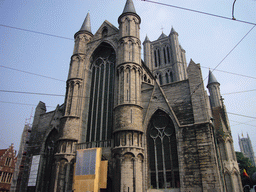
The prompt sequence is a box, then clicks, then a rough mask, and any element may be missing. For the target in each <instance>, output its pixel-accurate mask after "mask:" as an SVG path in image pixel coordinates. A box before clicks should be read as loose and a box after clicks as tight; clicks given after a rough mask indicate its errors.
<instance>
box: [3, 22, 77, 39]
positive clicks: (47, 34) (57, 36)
mask: <svg viewBox="0 0 256 192" xmlns="http://www.w3.org/2000/svg"><path fill="white" fill-rule="evenodd" d="M0 26H2V27H7V28H11V29H17V30H21V31H26V32H30V33H36V34H40V35H46V36H50V37H56V38H61V39H67V40H72V41H74V39H71V38H68V37H62V36H59V35H52V34H49V33H43V32H39V31H33V30H30V29H24V28H19V27H12V26H9V25H3V24H0Z"/></svg>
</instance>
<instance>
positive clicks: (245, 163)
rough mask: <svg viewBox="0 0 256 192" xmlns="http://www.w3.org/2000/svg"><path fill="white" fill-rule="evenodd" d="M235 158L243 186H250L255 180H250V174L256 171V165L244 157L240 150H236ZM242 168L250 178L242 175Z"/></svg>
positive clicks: (255, 182)
mask: <svg viewBox="0 0 256 192" xmlns="http://www.w3.org/2000/svg"><path fill="white" fill-rule="evenodd" d="M236 158H237V162H238V165H239V169H240V174H241V179H242V184H243V186H245V185H250V186H251V187H252V185H255V184H256V181H253V180H252V174H253V173H255V172H256V167H254V166H253V165H252V162H251V160H250V159H249V158H247V157H245V156H244V155H243V153H241V152H236ZM244 169H245V170H246V172H247V174H248V175H249V177H250V178H247V177H246V176H244V175H243V171H244Z"/></svg>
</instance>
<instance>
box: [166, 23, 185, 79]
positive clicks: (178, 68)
mask: <svg viewBox="0 0 256 192" xmlns="http://www.w3.org/2000/svg"><path fill="white" fill-rule="evenodd" d="M169 36H170V40H171V50H172V55H173V68H174V80H175V81H181V80H184V79H186V78H187V75H186V74H185V73H184V71H185V69H184V64H183V63H184V62H186V61H183V60H184V57H185V54H184V52H182V50H181V47H180V44H179V40H178V36H179V34H178V33H177V32H176V31H175V30H174V28H173V27H172V29H171V33H170V35H169Z"/></svg>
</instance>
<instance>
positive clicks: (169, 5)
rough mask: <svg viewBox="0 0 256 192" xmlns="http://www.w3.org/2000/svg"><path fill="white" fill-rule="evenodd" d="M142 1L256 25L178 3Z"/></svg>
mask: <svg viewBox="0 0 256 192" xmlns="http://www.w3.org/2000/svg"><path fill="white" fill-rule="evenodd" d="M141 1H145V2H149V3H154V4H158V5H163V6H167V7H172V8H176V9H181V10H185V11H190V12H195V13H200V14H203V15H208V16H212V17H217V18H221V19H226V20H231V21H236V22H240V23H246V24H250V25H256V23H253V22H249V21H243V20H238V19H233V18H229V17H225V16H221V15H216V14H212V13H207V12H203V11H198V10H195V9H190V8H185V7H180V6H176V5H171V4H167V3H161V2H156V1H151V0H141Z"/></svg>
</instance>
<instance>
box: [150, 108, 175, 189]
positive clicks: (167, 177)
mask: <svg viewBox="0 0 256 192" xmlns="http://www.w3.org/2000/svg"><path fill="white" fill-rule="evenodd" d="M147 140H148V141H147V142H148V155H149V157H148V159H149V168H150V170H149V174H150V182H151V187H152V188H154V189H167V188H179V187H180V179H179V165H178V153H177V141H176V134H175V127H174V124H173V122H172V120H171V119H170V117H169V116H168V115H167V114H166V113H165V112H163V111H161V110H158V111H156V112H155V114H154V115H153V116H152V118H151V120H150V124H149V127H148V134H147Z"/></svg>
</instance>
